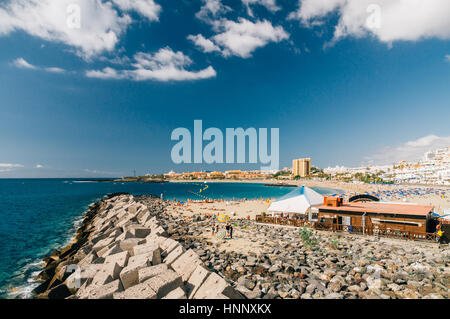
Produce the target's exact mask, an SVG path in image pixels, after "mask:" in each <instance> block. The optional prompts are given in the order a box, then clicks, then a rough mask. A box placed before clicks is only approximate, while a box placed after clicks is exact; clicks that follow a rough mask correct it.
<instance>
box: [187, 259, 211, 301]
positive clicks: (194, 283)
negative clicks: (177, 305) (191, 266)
mask: <svg viewBox="0 0 450 319" xmlns="http://www.w3.org/2000/svg"><path fill="white" fill-rule="evenodd" d="M209 274H210V272H209V271H208V270H207V269H206V268H205V267H203V266H202V265H198V266H197V267H196V268H195V270H194V271H193V272H192V274H191V276H190V277H189V279H188V280H187V282H186V284H185V287H186V295H187V296H188V298H189V299H192V297H193V296H194V295H195V293H196V292H197V290H198V288H200V286H201V285H202V284H203V283H204V282H205V280H206V278H207V277H208V276H209Z"/></svg>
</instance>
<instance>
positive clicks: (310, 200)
mask: <svg viewBox="0 0 450 319" xmlns="http://www.w3.org/2000/svg"><path fill="white" fill-rule="evenodd" d="M322 204H323V196H322V195H320V194H319V193H317V192H316V191H314V190H312V189H311V188H309V187H306V186H302V187H298V188H296V189H294V190H293V191H292V192H290V193H288V194H286V195H284V196H282V197H280V198H279V199H277V200H276V201H274V202H273V203H272V204H270V206H269V208H268V211H269V212H272V213H274V212H280V213H295V214H306V213H308V211H309V209H310V208H311V207H314V206H316V207H317V206H320V205H322Z"/></svg>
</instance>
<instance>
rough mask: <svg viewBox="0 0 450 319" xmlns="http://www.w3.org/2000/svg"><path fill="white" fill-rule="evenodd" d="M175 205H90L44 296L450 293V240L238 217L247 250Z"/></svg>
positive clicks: (39, 291) (141, 200)
mask: <svg viewBox="0 0 450 319" xmlns="http://www.w3.org/2000/svg"><path fill="white" fill-rule="evenodd" d="M169 205H170V203H168V202H165V201H161V200H160V199H158V198H155V197H152V196H141V197H133V196H131V195H124V194H115V195H111V196H108V197H107V198H105V199H104V200H102V201H100V202H98V203H95V204H93V205H91V207H90V209H89V211H88V212H87V214H86V217H85V219H84V221H83V223H82V225H81V227H80V229H79V230H78V231H77V234H76V239H75V241H74V243H73V244H71V245H69V246H67V247H65V248H64V249H62V250H61V251H55V252H53V254H52V255H51V256H48V257H46V258H45V259H44V262H45V269H44V270H43V271H42V272H41V273H40V275H39V276H38V279H39V280H41V281H42V282H43V283H42V284H41V285H40V286H39V287H38V288H36V289H35V294H36V298H50V299H53V298H71V299H77V298H80V299H82V298H133V299H136V298H249V299H254V298H265V299H273V298H294V299H309V298H314V299H316V298H327V299H361V298H370V299H373V298H377V299H380V298H381V299H391V298H392V299H397V298H400V299H404V298H413V299H416V298H433V299H448V298H449V297H450V295H449V285H450V282H449V279H450V267H449V262H450V254H449V248H448V246H439V245H438V244H423V245H420V244H418V243H416V242H408V241H402V242H400V241H399V242H396V241H389V240H377V239H375V238H373V237H367V236H358V235H342V234H333V233H329V232H318V231H313V230H310V229H300V230H299V229H298V228H292V227H277V226H271V225H261V224H256V223H255V222H254V221H251V220H246V219H234V220H233V221H232V222H233V224H234V228H235V230H236V235H235V236H236V237H238V238H239V237H240V238H245V239H246V240H247V241H248V243H251V244H252V247H251V249H249V251H248V252H243V251H239V250H236V249H230V248H229V243H231V242H226V241H222V242H215V241H214V239H213V238H212V237H211V235H210V231H209V230H210V226H211V225H212V224H213V223H215V218H214V217H209V216H207V215H201V214H196V215H193V216H189V217H187V216H184V215H183V214H180V213H178V212H177V211H176V210H174V211H173V212H170V210H169V209H167V208H168V206H169ZM234 240H235V239H233V240H232V241H234ZM236 240H239V239H236ZM74 265H75V266H74ZM74 269H77V271H78V273H77V272H75V273H71V272H70V271H69V270H72V271H73V270H74ZM77 279H79V281H78V284H79V285H78V287H77V285H76V283H77Z"/></svg>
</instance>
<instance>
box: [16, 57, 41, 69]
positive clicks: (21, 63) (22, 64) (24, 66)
mask: <svg viewBox="0 0 450 319" xmlns="http://www.w3.org/2000/svg"><path fill="white" fill-rule="evenodd" d="M12 64H13V65H14V66H16V67H18V68H20V69H30V70H36V69H37V68H36V67H35V66H34V65H32V64H30V63H28V62H27V61H26V60H25V59H24V58H17V59H15V60H14V61H13V62H12Z"/></svg>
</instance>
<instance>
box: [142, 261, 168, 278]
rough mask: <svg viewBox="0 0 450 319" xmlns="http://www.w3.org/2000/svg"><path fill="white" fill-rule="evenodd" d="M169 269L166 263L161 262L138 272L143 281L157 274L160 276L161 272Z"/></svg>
mask: <svg viewBox="0 0 450 319" xmlns="http://www.w3.org/2000/svg"><path fill="white" fill-rule="evenodd" d="M167 270H168V268H167V265H166V264H159V265H156V266H151V267H147V268H142V269H139V272H138V279H139V282H140V283H142V282H144V281H145V280H147V279H149V278H152V277H155V276H158V275H159V274H161V273H163V272H165V271H167Z"/></svg>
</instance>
